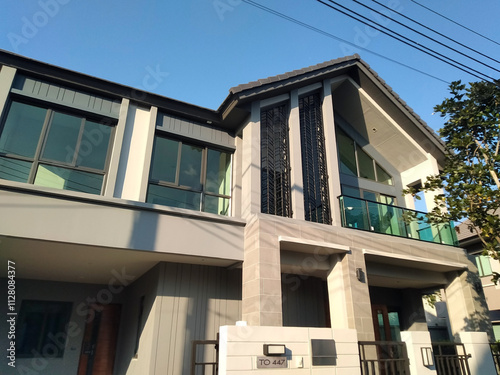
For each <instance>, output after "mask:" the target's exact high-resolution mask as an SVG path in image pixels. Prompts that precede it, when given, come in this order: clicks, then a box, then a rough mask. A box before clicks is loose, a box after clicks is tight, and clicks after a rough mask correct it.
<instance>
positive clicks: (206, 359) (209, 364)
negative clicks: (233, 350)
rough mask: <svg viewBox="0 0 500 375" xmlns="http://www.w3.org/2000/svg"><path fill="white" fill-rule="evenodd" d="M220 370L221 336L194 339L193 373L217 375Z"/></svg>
mask: <svg viewBox="0 0 500 375" xmlns="http://www.w3.org/2000/svg"><path fill="white" fill-rule="evenodd" d="M217 336H218V335H217ZM218 372H219V338H218V337H217V340H193V342H192V347H191V375H217V374H218Z"/></svg>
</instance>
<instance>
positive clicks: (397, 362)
mask: <svg viewBox="0 0 500 375" xmlns="http://www.w3.org/2000/svg"><path fill="white" fill-rule="evenodd" d="M358 346H359V358H360V363H361V374H362V375H410V361H409V359H408V352H407V351H406V344H405V343H404V342H399V341H359V342H358Z"/></svg>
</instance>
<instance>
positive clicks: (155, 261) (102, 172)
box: [0, 51, 494, 375]
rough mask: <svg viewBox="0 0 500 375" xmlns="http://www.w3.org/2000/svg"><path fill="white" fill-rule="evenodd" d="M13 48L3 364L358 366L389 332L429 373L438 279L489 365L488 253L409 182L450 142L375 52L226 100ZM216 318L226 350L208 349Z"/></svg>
mask: <svg viewBox="0 0 500 375" xmlns="http://www.w3.org/2000/svg"><path fill="white" fill-rule="evenodd" d="M0 67H1V70H0V112H1V117H0V119H1V123H0V210H1V213H2V214H1V215H0V260H1V262H2V264H3V265H4V266H2V271H1V272H2V273H1V274H0V276H1V277H4V279H2V280H4V281H2V283H4V285H6V286H7V285H15V301H14V302H13V303H12V304H11V305H7V306H8V307H11V306H13V309H11V310H7V311H6V314H7V315H4V316H8V317H9V318H10V317H14V318H15V319H14V320H15V321H16V324H15V326H14V327H15V328H13V330H12V329H11V326H9V325H2V326H1V327H0V335H1V337H2V340H0V342H1V343H2V345H3V344H5V345H6V348H5V347H2V348H1V349H2V350H3V352H4V353H5V352H8V353H11V352H13V353H14V354H15V356H14V357H15V361H14V364H15V366H16V367H13V366H8V365H7V366H4V367H2V374H3V373H4V371H5V373H7V374H18V373H20V374H28V373H29V374H34V373H36V374H51V375H59V374H61V375H62V374H64V375H67V374H77V375H81V374H86V375H89V374H94V375H97V374H117V375H118V374H189V373H190V371H191V368H192V366H193V365H194V363H195V362H204V361H205V362H207V361H208V362H210V361H215V360H216V357H217V360H218V365H217V367H218V371H219V373H221V374H229V373H231V374H236V373H241V374H243V373H249V372H260V373H270V372H273V371H274V372H279V373H290V374H292V373H294V374H295V373H297V374H298V373H304V374H305V373H308V374H309V373H313V374H320V373H326V372H328V373H335V374H361V373H362V370H363V371H365V370H366V367H363V366H368V365H371V364H372V363H373V364H374V363H375V362H376V360H377V357H378V359H380V357H381V356H382V354H381V352H380V350H379V349H380V347H378V348H379V349H376V348H377V347H376V346H373V344H372V343H373V342H381V341H384V342H387V341H391V342H395V343H396V344H394V345H395V347H396V348H397V350H398V351H399V352H400V354H401V356H402V357H404V363H405V365H407V366H408V370H406V371H407V373H411V374H433V373H436V364H435V363H434V359H433V358H432V360H430V359H429V357H427V359H426V360H425V359H424V353H427V354H428V353H430V352H432V345H433V342H432V340H434V341H437V340H438V339H437V337H438V336H436V335H435V333H434V332H433V327H429V325H428V324H427V322H426V315H425V311H424V307H423V304H422V296H423V295H425V294H429V293H432V292H433V291H435V290H438V289H442V290H444V298H445V299H446V304H447V306H448V311H447V312H448V314H447V316H448V318H447V319H448V326H449V327H450V332H449V333H450V334H449V336H450V337H447V339H448V340H455V341H456V342H457V343H462V344H464V345H465V346H464V347H465V350H466V351H467V353H468V354H471V358H470V360H469V365H470V366H471V368H472V370H473V371H474V372H472V373H473V374H475V373H477V374H489V373H490V372H491V373H494V372H492V371H494V367H493V361H492V358H491V353H490V352H489V347H488V341H489V340H491V339H492V337H491V325H490V324H489V321H488V319H487V318H485V317H486V315H487V308H486V307H485V303H484V299H483V297H482V294H481V293H480V292H478V290H477V288H476V287H475V284H474V282H473V278H474V274H475V266H474V265H473V264H472V263H471V262H470V260H469V259H468V257H467V254H466V252H465V251H464V250H463V249H461V248H459V247H458V243H457V239H456V236H455V231H454V229H453V226H452V225H451V224H443V225H440V226H435V225H430V224H429V223H427V221H426V219H425V215H424V214H423V213H420V212H417V211H414V202H413V198H411V197H409V196H403V195H402V191H403V189H404V188H405V187H407V186H412V185H415V184H419V183H421V181H422V179H425V177H426V176H427V175H429V174H431V173H437V172H438V170H439V167H440V164H441V163H442V161H443V158H444V149H443V145H442V143H441V142H440V140H439V139H438V138H437V136H436V135H435V134H434V133H433V131H432V130H431V129H430V128H429V127H427V125H426V124H425V123H424V122H423V121H422V120H421V119H420V118H419V117H418V116H417V115H416V114H415V113H414V112H413V111H412V110H411V109H410V108H409V107H408V106H407V105H406V104H405V103H404V102H403V101H402V100H401V99H400V98H399V97H398V96H397V94H395V93H394V92H393V91H392V89H391V88H390V87H389V86H388V85H387V84H385V82H384V81H383V80H382V79H381V78H380V77H378V75H377V74H376V73H375V72H374V71H372V70H371V69H370V67H369V66H368V65H367V64H366V63H365V62H364V61H363V60H361V59H360V58H359V56H357V55H356V56H350V57H345V58H341V59H336V60H332V61H328V62H325V63H323V64H318V65H315V66H312V67H308V68H304V69H300V70H296V71H293V72H289V73H285V74H283V75H279V76H275V77H269V78H266V79H263V80H259V81H256V82H251V83H249V84H244V85H240V86H237V87H234V88H232V89H230V93H229V95H228V96H227V98H226V99H225V100H224V102H223V103H222V104H221V106H220V107H219V109H217V110H209V109H205V108H200V107H197V106H195V105H191V104H188V103H184V102H179V101H176V100H173V99H170V98H165V97H162V96H159V95H156V94H154V93H150V92H145V91H141V90H136V89H132V88H129V87H126V86H122V85H119V84H115V83H112V82H107V81H104V80H101V79H98V78H94V77H90V76H86V75H84V74H80V73H76V72H72V71H68V70H66V69H62V68H59V67H55V66H51V65H48V64H45V63H42V62H38V61H34V60H30V59H27V58H24V57H22V56H18V55H14V54H11V53H8V52H5V51H0ZM425 200H426V202H427V203H428V204H429V205H430V204H431V202H432V196H431V195H428V196H426V197H425ZM9 262H10V263H9ZM8 266H11V268H10V269H9V268H8ZM9 271H11V272H10V273H9ZM9 280H15V283H14V282H11V283H10V284H9ZM11 289H12V290H14V289H13V287H12V288H11ZM5 291H7V293H10V295H12V294H13V293H12V292H10V289H7V288H3V292H2V293H5ZM8 295H9V294H7V295H6V297H5V299H4V300H5V301H7V300H8V298H7V296H8ZM9 314H11V315H9ZM10 333H15V339H13V340H4V338H5V337H8V336H9V334H10ZM488 335H490V338H489V337H488ZM441 338H442V337H441ZM203 340H212V341H216V342H217V343H218V355H217V356H216V353H211V352H210V351H209V349H208V347H207V348H205V349H206V350H205V349H203V347H202V346H201V344H202V343H201V342H199V343H198V344H200V346H199V348H198V349H200V350H198V351H195V352H194V354H193V351H192V347H193V342H194V343H195V344H196V343H197V341H203ZM10 341H15V350H12V345H11V343H10ZM402 343H404V345H403V346H401V345H400V344H402ZM9 345H10V346H11V347H10V351H9ZM371 345H372V346H371ZM398 345H399V346H398ZM403 347H404V348H403ZM195 348H196V346H195ZM401 348H403V349H401ZM4 349H5V350H4ZM431 357H432V356H431ZM382 359H383V358H382ZM10 361H11V363H12V360H10ZM360 361H361V364H360ZM429 361H430V362H429ZM377 363H378V362H377ZM377 366H378V365H377ZM214 367H215V366H214ZM212 369H213V368H212ZM194 371H195V373H199V372H197V371H200V370H199V367H196V365H195V367H194ZM408 371H409V372H408Z"/></svg>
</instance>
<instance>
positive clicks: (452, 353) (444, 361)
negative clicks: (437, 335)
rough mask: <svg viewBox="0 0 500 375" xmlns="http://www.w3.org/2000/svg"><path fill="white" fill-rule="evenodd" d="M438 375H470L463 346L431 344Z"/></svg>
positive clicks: (467, 359) (467, 358) (467, 356)
mask: <svg viewBox="0 0 500 375" xmlns="http://www.w3.org/2000/svg"><path fill="white" fill-rule="evenodd" d="M432 349H433V351H434V358H435V362H436V370H437V373H438V375H471V372H470V368H469V358H470V354H467V353H466V352H465V346H464V344H454V343H446V344H433V345H432Z"/></svg>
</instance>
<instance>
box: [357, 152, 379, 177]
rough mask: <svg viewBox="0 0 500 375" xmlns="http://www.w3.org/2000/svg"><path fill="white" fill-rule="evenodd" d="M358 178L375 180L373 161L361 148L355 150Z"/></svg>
mask: <svg viewBox="0 0 500 375" xmlns="http://www.w3.org/2000/svg"><path fill="white" fill-rule="evenodd" d="M357 153H358V165H359V177H363V178H368V179H370V180H375V169H374V168H373V159H372V158H371V157H370V156H368V154H367V153H366V152H364V151H363V150H362V149H361V148H359V147H358V148H357Z"/></svg>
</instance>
